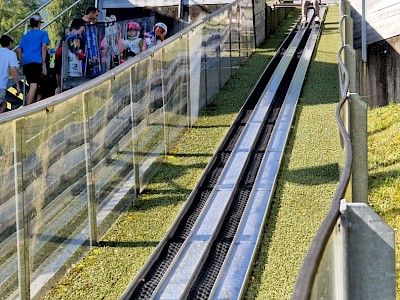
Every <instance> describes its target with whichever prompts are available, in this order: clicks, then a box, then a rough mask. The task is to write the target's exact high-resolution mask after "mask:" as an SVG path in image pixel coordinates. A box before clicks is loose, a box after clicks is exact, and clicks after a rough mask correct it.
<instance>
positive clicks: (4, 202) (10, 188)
mask: <svg viewBox="0 0 400 300" xmlns="http://www.w3.org/2000/svg"><path fill="white" fill-rule="evenodd" d="M13 124H14V122H6V123H2V124H0V132H1V139H0V161H1V164H0V298H1V299H5V298H7V297H8V296H10V295H11V294H12V292H14V291H15V290H16V289H17V288H18V273H17V270H18V262H17V254H18V253H17V231H16V230H17V227H16V221H17V219H16V214H15V213H16V197H15V170H14V167H15V166H14V137H13V136H14V135H13V131H14V126H13ZM19 168H21V166H20V165H19ZM17 296H18V295H17Z"/></svg>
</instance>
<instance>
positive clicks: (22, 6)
mask: <svg viewBox="0 0 400 300" xmlns="http://www.w3.org/2000/svg"><path fill="white" fill-rule="evenodd" d="M48 1H49V0H42V1H38V0H36V1H32V0H0V33H1V34H4V33H6V32H7V31H8V30H10V29H11V28H12V27H14V26H15V25H17V24H18V23H19V22H20V21H21V20H23V19H25V18H26V17H28V16H29V15H30V14H31V13H32V12H34V11H35V10H36V9H38V8H39V7H40V6H41V5H43V4H45V3H47V2H48ZM74 2H76V0H51V2H50V3H49V4H48V5H47V6H46V7H45V8H43V9H42V10H41V11H39V14H40V15H41V16H42V19H43V21H44V22H45V24H47V23H48V22H50V21H52V20H53V19H54V17H56V16H57V15H58V14H60V13H61V12H62V11H63V10H64V9H66V8H67V7H69V6H70V5H72V4H73V3H74ZM88 5H94V0H81V1H80V2H79V3H78V4H77V5H75V6H74V7H72V8H71V9H70V10H69V11H68V12H66V13H65V14H64V15H62V16H61V17H59V18H58V19H57V20H56V21H55V22H53V23H52V24H51V25H50V26H49V27H47V28H46V29H45V30H47V31H48V33H49V38H50V41H51V44H50V48H54V47H55V46H56V44H57V41H58V40H59V38H60V37H61V36H63V34H64V30H65V28H66V27H68V25H69V24H70V23H71V20H72V19H73V18H80V17H81V16H82V15H83V14H84V13H85V9H86V7H87V6H88ZM27 28H28V30H29V29H30V28H29V20H28V27H27ZM24 32H25V23H24V24H21V25H20V26H18V27H17V28H16V29H15V30H13V31H12V32H10V33H9V35H10V36H11V38H12V39H13V40H14V46H17V45H18V43H19V41H20V40H21V37H22V35H23V34H24Z"/></svg>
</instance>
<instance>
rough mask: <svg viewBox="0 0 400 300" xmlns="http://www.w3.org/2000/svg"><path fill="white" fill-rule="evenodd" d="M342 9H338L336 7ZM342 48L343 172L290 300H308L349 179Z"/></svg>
mask: <svg viewBox="0 0 400 300" xmlns="http://www.w3.org/2000/svg"><path fill="white" fill-rule="evenodd" d="M340 7H342V6H340ZM343 20H344V17H342V18H341V19H340V22H339V34H340V35H341V36H342V22H343ZM341 42H342V46H341V47H340V49H339V51H338V63H339V67H340V69H341V71H343V73H344V88H343V89H342V90H341V98H340V101H339V103H338V105H337V108H336V114H335V115H336V122H337V124H338V128H339V132H340V135H341V137H342V139H343V142H344V153H345V162H344V168H343V171H342V174H341V177H340V180H339V185H338V188H337V189H336V192H335V194H334V196H333V199H332V203H331V206H330V208H329V211H328V214H327V215H326V217H325V219H324V220H323V222H322V224H321V225H320V227H319V228H318V231H317V233H316V235H315V236H314V239H313V240H312V242H311V245H310V248H309V250H308V252H307V255H306V257H305V259H304V261H303V264H302V266H301V269H300V272H299V275H298V277H297V280H296V283H295V286H294V291H293V294H292V299H293V300H307V299H310V296H311V293H312V288H313V284H314V280H315V277H316V274H317V271H318V267H319V264H320V262H321V258H322V255H323V253H324V250H325V246H326V245H327V243H328V240H329V238H330V235H331V233H332V232H333V229H334V227H335V225H336V222H337V220H338V218H339V216H340V211H339V207H340V200H341V199H342V197H343V196H344V194H345V192H346V189H347V186H348V183H349V180H350V175H351V165H352V160H353V154H352V148H351V141H350V136H349V133H348V132H347V130H346V128H345V125H344V122H343V120H342V118H341V115H340V111H341V109H342V107H343V105H344V104H345V103H346V101H348V89H349V85H350V79H349V73H348V71H347V69H346V66H345V64H344V63H343V61H342V59H341V53H342V51H343V50H344V49H345V48H346V47H347V45H345V44H344V42H343V39H341Z"/></svg>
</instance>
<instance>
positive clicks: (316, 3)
mask: <svg viewBox="0 0 400 300" xmlns="http://www.w3.org/2000/svg"><path fill="white" fill-rule="evenodd" d="M313 7H314V21H316V22H318V21H319V0H313Z"/></svg>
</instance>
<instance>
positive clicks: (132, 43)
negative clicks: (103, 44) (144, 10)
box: [122, 22, 147, 59]
mask: <svg viewBox="0 0 400 300" xmlns="http://www.w3.org/2000/svg"><path fill="white" fill-rule="evenodd" d="M141 30H142V29H141V27H140V25H139V24H138V23H136V22H129V23H128V25H127V35H128V36H127V39H126V40H123V41H122V42H123V45H124V48H125V49H126V50H125V57H126V59H129V58H131V57H134V56H135V55H138V54H139V53H141V52H143V51H145V50H146V49H147V44H146V42H145V41H144V40H143V39H142V38H141V37H140V32H141Z"/></svg>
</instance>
